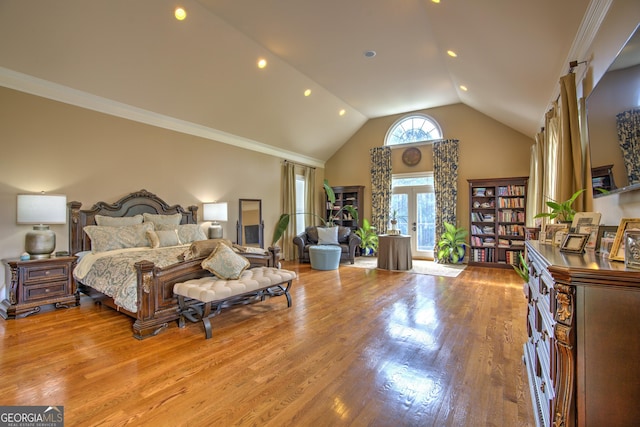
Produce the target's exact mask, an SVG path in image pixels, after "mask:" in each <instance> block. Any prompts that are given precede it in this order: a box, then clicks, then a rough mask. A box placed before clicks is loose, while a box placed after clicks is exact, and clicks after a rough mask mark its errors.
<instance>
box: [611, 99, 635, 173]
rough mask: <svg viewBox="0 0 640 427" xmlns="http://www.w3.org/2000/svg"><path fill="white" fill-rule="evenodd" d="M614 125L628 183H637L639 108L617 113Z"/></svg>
mask: <svg viewBox="0 0 640 427" xmlns="http://www.w3.org/2000/svg"><path fill="white" fill-rule="evenodd" d="M616 126H617V128H618V143H619V145H620V150H622V157H623V158H624V166H625V167H626V168H627V176H628V177H629V185H632V184H637V183H639V182H640V109H638V108H634V109H631V110H628V111H623V112H622V113H620V114H617V115H616Z"/></svg>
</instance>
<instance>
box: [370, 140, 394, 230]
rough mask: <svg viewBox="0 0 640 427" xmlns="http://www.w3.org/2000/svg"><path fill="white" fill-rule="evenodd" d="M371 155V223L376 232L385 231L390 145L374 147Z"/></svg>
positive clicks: (389, 191) (388, 192)
mask: <svg viewBox="0 0 640 427" xmlns="http://www.w3.org/2000/svg"><path fill="white" fill-rule="evenodd" d="M369 154H370V157H371V225H372V226H373V227H375V228H376V231H377V232H378V234H384V233H386V232H387V224H388V222H389V209H390V208H391V177H392V172H391V147H374V148H372V149H370V150H369Z"/></svg>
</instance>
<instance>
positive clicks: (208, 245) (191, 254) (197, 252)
mask: <svg viewBox="0 0 640 427" xmlns="http://www.w3.org/2000/svg"><path fill="white" fill-rule="evenodd" d="M220 243H223V244H225V245H227V246H231V245H232V243H231V240H226V239H207V240H198V241H197V242H193V243H191V246H189V249H187V250H186V251H184V254H183V255H182V257H183V259H184V260H185V261H188V260H190V259H194V258H199V257H201V256H205V255H210V254H211V252H213V250H214V249H215V248H216V247H217V246H218V245H219V244H220Z"/></svg>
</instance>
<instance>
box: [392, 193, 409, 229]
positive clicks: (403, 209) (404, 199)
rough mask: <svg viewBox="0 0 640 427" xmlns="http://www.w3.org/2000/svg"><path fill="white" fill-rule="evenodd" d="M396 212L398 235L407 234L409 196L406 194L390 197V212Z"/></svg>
mask: <svg viewBox="0 0 640 427" xmlns="http://www.w3.org/2000/svg"><path fill="white" fill-rule="evenodd" d="M394 210H396V211H398V225H397V228H398V229H399V230H400V234H405V235H407V234H409V225H408V223H407V220H408V218H409V195H408V194H393V195H391V212H393V211H394Z"/></svg>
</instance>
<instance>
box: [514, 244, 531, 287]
mask: <svg viewBox="0 0 640 427" xmlns="http://www.w3.org/2000/svg"><path fill="white" fill-rule="evenodd" d="M513 269H514V270H515V271H516V273H518V276H520V277H521V278H522V280H524V282H525V283H529V265H528V264H527V260H526V259H524V255H523V254H522V252H519V253H518V264H514V265H513Z"/></svg>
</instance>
